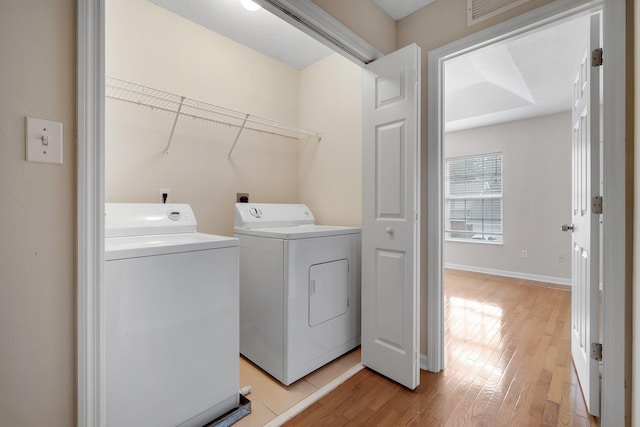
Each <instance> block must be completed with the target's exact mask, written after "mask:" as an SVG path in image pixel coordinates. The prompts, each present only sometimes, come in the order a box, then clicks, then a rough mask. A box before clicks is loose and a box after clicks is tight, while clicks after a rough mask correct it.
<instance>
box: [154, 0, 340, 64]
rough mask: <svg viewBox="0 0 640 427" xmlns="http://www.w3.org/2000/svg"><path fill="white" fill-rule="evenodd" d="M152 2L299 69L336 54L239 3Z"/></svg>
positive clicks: (199, 0)
mask: <svg viewBox="0 0 640 427" xmlns="http://www.w3.org/2000/svg"><path fill="white" fill-rule="evenodd" d="M149 1H150V2H152V3H155V4H157V5H158V6H162V7H164V8H165V9H168V10H170V11H171V12H174V13H176V14H178V15H181V16H183V17H184V18H187V19H189V20H191V21H193V22H195V23H196V24H199V25H201V26H203V27H205V28H208V29H210V30H212V31H214V32H216V33H218V34H220V35H222V36H225V37H227V38H229V39H231V40H234V41H236V42H238V43H240V44H243V45H245V46H247V47H249V48H251V49H253V50H256V51H258V52H261V53H263V54H264V55H267V56H270V57H272V58H274V59H276V60H278V61H280V62H282V63H284V64H287V65H289V66H291V67H293V68H295V69H297V70H303V69H305V68H306V67H308V66H309V65H311V64H314V63H315V62H317V61H319V60H321V59H322V58H324V57H326V56H329V55H330V54H331V53H333V51H332V50H331V49H329V48H328V47H326V46H325V45H323V44H322V43H320V42H318V41H317V40H315V39H313V38H312V37H310V36H308V35H306V34H305V33H303V32H302V31H300V30H298V29H297V28H295V27H294V26H292V25H290V24H288V23H286V22H285V21H283V20H282V19H280V18H278V17H277V16H275V15H273V14H272V13H270V12H267V11H266V10H264V9H262V8H260V9H258V10H256V11H254V12H251V11H249V10H247V9H245V8H244V6H242V4H241V3H240V1H239V0H214V1H205V0H149Z"/></svg>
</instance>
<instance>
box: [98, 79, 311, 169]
mask: <svg viewBox="0 0 640 427" xmlns="http://www.w3.org/2000/svg"><path fill="white" fill-rule="evenodd" d="M105 83H106V84H105V96H106V97H107V98H111V99H118V100H121V101H126V102H130V103H133V104H138V105H143V106H146V107H150V108H154V109H158V110H161V111H168V112H170V113H173V114H175V115H176V116H175V119H174V122H173V127H172V130H171V136H170V137H169V142H168V144H167V148H166V150H165V152H166V153H168V152H169V148H170V147H171V139H172V138H173V132H174V131H175V126H176V124H177V121H178V118H179V117H180V116H185V117H190V118H194V119H200V120H205V121H209V122H214V123H218V124H224V125H228V126H234V127H238V128H240V130H239V132H238V134H237V135H236V138H235V141H234V143H233V146H232V148H231V151H229V158H231V153H232V152H233V149H234V148H235V144H236V143H237V142H238V138H239V137H240V133H241V132H242V131H243V130H251V131H256V132H262V133H266V134H271V135H279V136H282V137H285V138H291V139H301V138H308V137H314V138H317V139H318V141H320V140H321V139H322V135H321V134H320V132H318V131H314V130H311V129H305V128H302V127H299V126H296V125H292V124H289V123H284V122H280V121H277V120H271V119H268V118H265V117H260V116H256V115H254V114H249V113H243V112H240V111H236V110H232V109H229V108H225V107H221V106H219V105H214V104H209V103H206V102H203V101H198V100H195V99H191V98H187V97H185V96H181V95H176V94H173V93H170V92H165V91H162V90H159V89H154V88H151V87H147V86H142V85H139V84H137V83H132V82H128V81H126V80H121V79H116V78H114V77H106V81H105Z"/></svg>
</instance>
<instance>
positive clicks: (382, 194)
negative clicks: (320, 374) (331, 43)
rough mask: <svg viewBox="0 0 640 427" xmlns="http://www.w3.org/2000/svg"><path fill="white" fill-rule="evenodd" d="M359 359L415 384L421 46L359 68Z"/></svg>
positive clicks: (410, 385)
mask: <svg viewBox="0 0 640 427" xmlns="http://www.w3.org/2000/svg"><path fill="white" fill-rule="evenodd" d="M362 85H363V95H362V97H363V109H362V116H363V131H362V136H363V139H362V153H363V154H362V173H363V180H362V181H363V195H362V198H363V200H362V363H363V364H364V365H365V366H367V367H369V368H371V369H373V370H375V371H377V372H379V373H381V374H383V375H385V376H386V377H388V378H391V379H392V380H394V381H396V382H398V383H400V384H402V385H404V386H406V387H408V388H410V389H414V388H415V387H417V386H418V384H419V383H420V360H419V357H418V352H419V345H420V340H419V331H420V327H419V323H418V321H419V316H420V304H419V283H420V280H419V236H420V234H419V228H420V215H419V212H418V208H419V205H418V201H419V194H420V184H419V173H420V143H419V140H420V48H419V47H418V46H417V45H415V44H412V45H409V46H407V47H405V48H403V49H400V50H398V51H396V52H394V53H392V54H390V55H387V56H385V57H383V58H380V59H378V60H376V61H374V62H372V63H370V64H369V65H367V67H366V68H365V69H364V71H363V83H362Z"/></svg>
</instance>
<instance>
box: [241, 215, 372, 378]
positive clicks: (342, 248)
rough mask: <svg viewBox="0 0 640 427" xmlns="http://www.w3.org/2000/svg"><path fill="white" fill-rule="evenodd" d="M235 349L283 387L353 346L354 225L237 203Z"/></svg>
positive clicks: (356, 293)
mask: <svg viewBox="0 0 640 427" xmlns="http://www.w3.org/2000/svg"><path fill="white" fill-rule="evenodd" d="M234 236H235V237H237V238H238V240H239V241H240V353H242V354H243V355H244V356H245V357H247V358H248V359H249V360H251V361H252V362H253V363H255V364H256V365H258V366H260V367H261V368H262V369H264V370H265V371H267V372H268V373H269V374H271V375H272V376H273V377H275V378H276V379H278V380H279V381H280V382H282V383H284V384H285V385H289V384H291V383H292V382H294V381H296V380H298V379H300V378H301V377H303V376H305V375H307V374H308V373H310V372H312V371H314V370H316V369H317V368H319V367H321V366H323V365H325V364H326V363H328V362H330V361H331V360H333V359H335V358H336V357H338V356H340V355H342V354H344V353H346V352H347V351H349V350H351V349H353V348H354V347H356V346H358V345H359V344H360V245H361V241H360V229H359V228H355V227H333V226H324V225H315V220H314V216H313V214H312V213H311V211H310V210H309V209H308V208H307V207H306V206H305V205H301V204H264V203H260V204H259V203H238V204H236V206H235V234H234Z"/></svg>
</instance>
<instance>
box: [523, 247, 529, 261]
mask: <svg viewBox="0 0 640 427" xmlns="http://www.w3.org/2000/svg"><path fill="white" fill-rule="evenodd" d="M521 257H522V259H527V258H529V252H527V250H526V249H523V250H522V254H521Z"/></svg>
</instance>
